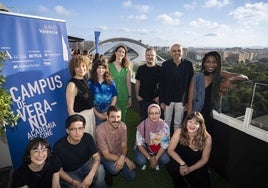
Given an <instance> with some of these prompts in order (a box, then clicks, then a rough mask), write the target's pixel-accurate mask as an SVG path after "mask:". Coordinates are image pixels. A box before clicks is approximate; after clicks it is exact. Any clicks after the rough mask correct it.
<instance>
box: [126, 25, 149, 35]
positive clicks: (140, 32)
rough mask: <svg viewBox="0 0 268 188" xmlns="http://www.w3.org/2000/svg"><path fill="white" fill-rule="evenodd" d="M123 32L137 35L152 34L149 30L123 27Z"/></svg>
mask: <svg viewBox="0 0 268 188" xmlns="http://www.w3.org/2000/svg"><path fill="white" fill-rule="evenodd" d="M121 30H122V31H123V32H127V33H135V34H147V33H149V32H150V31H149V30H147V29H143V28H137V29H132V28H127V27H123V28H122V29H121Z"/></svg>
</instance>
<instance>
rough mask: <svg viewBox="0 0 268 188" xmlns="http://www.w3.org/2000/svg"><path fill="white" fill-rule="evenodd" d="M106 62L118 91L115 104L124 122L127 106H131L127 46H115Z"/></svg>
mask: <svg viewBox="0 0 268 188" xmlns="http://www.w3.org/2000/svg"><path fill="white" fill-rule="evenodd" d="M108 62H109V70H110V72H111V74H112V76H113V79H114V81H115V84H116V89H117V92H118V96H117V103H116V106H118V107H119V108H120V109H121V112H122V121H123V122H126V114H127V108H128V107H130V106H131V80H130V79H131V72H130V70H129V64H130V62H129V60H128V59H127V48H126V47H125V46H123V45H119V46H117V47H116V48H115V51H114V53H113V55H112V56H111V57H110V59H109V61H108Z"/></svg>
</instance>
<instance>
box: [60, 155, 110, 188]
mask: <svg viewBox="0 0 268 188" xmlns="http://www.w3.org/2000/svg"><path fill="white" fill-rule="evenodd" d="M93 162H94V161H93V159H89V160H88V161H87V162H86V163H85V164H84V165H83V166H82V167H80V168H79V169H77V170H75V171H72V172H66V173H67V174H68V175H69V176H71V177H72V178H73V179H74V180H77V181H79V182H81V183H82V182H83V180H84V178H85V177H86V176H87V175H88V173H89V172H90V170H91V168H92V165H93ZM104 178H105V171H104V168H103V166H102V165H101V164H100V166H99V168H98V170H97V172H96V174H95V176H94V179H93V182H92V184H93V185H94V188H107V185H106V183H105V180H104ZM61 184H62V185H63V187H67V188H72V187H73V186H72V185H71V184H69V183H68V182H66V181H63V180H61Z"/></svg>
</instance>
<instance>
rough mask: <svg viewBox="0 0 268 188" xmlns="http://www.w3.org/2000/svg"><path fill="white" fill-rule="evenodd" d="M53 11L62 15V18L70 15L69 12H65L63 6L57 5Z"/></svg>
mask: <svg viewBox="0 0 268 188" xmlns="http://www.w3.org/2000/svg"><path fill="white" fill-rule="evenodd" d="M54 10H55V11H56V13H57V14H59V15H63V16H68V15H70V12H69V11H68V10H66V9H65V8H64V7H63V6H61V5H57V6H55V8H54Z"/></svg>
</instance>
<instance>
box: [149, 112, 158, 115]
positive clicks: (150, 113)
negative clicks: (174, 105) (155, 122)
mask: <svg viewBox="0 0 268 188" xmlns="http://www.w3.org/2000/svg"><path fill="white" fill-rule="evenodd" d="M159 114H160V113H159V112H149V115H159Z"/></svg>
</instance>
